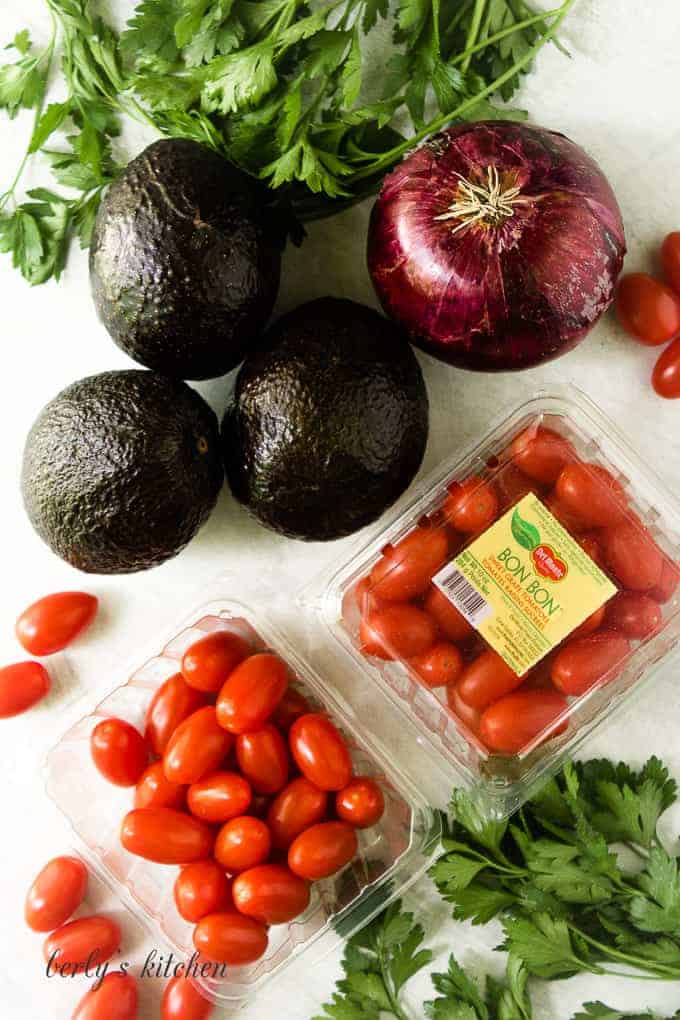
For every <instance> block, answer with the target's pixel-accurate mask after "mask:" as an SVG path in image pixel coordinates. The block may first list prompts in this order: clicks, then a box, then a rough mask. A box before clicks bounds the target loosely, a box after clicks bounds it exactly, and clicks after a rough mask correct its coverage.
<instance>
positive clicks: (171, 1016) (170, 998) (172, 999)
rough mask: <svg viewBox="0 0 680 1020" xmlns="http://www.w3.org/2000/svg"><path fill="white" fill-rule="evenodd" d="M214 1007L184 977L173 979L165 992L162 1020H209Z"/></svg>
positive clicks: (162, 1002)
mask: <svg viewBox="0 0 680 1020" xmlns="http://www.w3.org/2000/svg"><path fill="white" fill-rule="evenodd" d="M212 1012H213V1005H212V1003H211V1002H209V1001H208V1000H207V999H206V998H205V997H204V996H203V995H201V993H200V992H199V990H198V988H197V987H196V985H195V984H194V983H193V981H191V980H189V979H188V978H186V977H184V976H180V977H176V978H171V980H170V981H168V983H167V984H166V986H165V989H164V990H163V998H162V999H161V1020H208V1018H209V1017H210V1016H211V1015H212Z"/></svg>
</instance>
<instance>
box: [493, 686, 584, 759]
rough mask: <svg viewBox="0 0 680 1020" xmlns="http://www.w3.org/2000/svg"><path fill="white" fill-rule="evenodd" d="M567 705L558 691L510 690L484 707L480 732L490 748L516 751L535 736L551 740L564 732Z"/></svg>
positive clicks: (526, 744) (511, 752)
mask: <svg viewBox="0 0 680 1020" xmlns="http://www.w3.org/2000/svg"><path fill="white" fill-rule="evenodd" d="M568 708H569V703H568V701H567V699H566V698H565V697H564V696H563V695H562V694H559V693H558V691H530V690H526V691H513V693H512V694H508V695H506V696H505V697H504V698H501V699H500V701H496V702H494V704H493V705H489V707H488V708H487V709H485V711H484V713H483V715H482V718H481V720H480V724H479V735H480V737H481V739H482V740H483V742H484V743H485V744H486V746H487V747H488V748H489V750H490V751H496V752H498V753H500V754H519V752H520V751H522V750H523V749H524V748H525V747H527V746H528V745H529V744H531V743H533V741H534V740H536V738H537V737H542V738H543V740H550V739H551V738H552V737H556V736H557V735H558V734H559V733H563V732H564V731H565V730H566V728H567V726H568V725H569V722H568V719H566V718H565V719H560V717H561V716H562V715H564V714H565V713H566V711H567V709H568Z"/></svg>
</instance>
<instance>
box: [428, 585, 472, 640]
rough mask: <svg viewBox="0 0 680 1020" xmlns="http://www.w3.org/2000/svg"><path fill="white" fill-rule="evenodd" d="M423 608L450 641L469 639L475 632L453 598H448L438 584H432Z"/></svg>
mask: <svg viewBox="0 0 680 1020" xmlns="http://www.w3.org/2000/svg"><path fill="white" fill-rule="evenodd" d="M423 608H424V609H425V612H426V613H428V614H429V615H430V616H431V617H432V619H433V620H434V622H435V623H436V624H437V627H438V629H439V631H440V633H441V634H442V636H443V637H445V638H448V640H449V641H453V642H457V643H460V642H462V641H467V639H468V638H470V637H472V635H473V634H474V633H475V629H474V627H473V626H472V624H471V623H468V621H467V620H466V619H465V617H464V616H463V614H462V613H461V612H459V611H458V610H457V609H456V607H455V606H454V604H453V602H452V601H451V599H449V598H447V597H446V595H445V594H444V592H443V591H441V589H440V588H438V587H437V586H436V584H433V585H430V588H429V589H428V592H427V595H426V596H425V602H424V604H423Z"/></svg>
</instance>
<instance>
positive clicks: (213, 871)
mask: <svg viewBox="0 0 680 1020" xmlns="http://www.w3.org/2000/svg"><path fill="white" fill-rule="evenodd" d="M173 894H174V897H175V906H176V907H177V912H178V913H179V915H180V917H183V918H184V920H185V921H190V922H191V923H192V924H196V922H197V921H200V920H201V918H202V917H207V915H208V914H217V913H219V912H220V911H223V910H228V909H229V907H230V906H231V905H232V899H231V886H230V883H229V879H228V878H227V876H226V874H225V873H224V869H223V868H221V867H220V866H219V864H218V863H217V861H213V860H205V861H194V862H193V864H187V865H186V867H184V868H182V870H181V871H180V873H179V875H178V876H177V878H176V879H175V885H174V888H173Z"/></svg>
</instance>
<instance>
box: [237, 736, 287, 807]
mask: <svg viewBox="0 0 680 1020" xmlns="http://www.w3.org/2000/svg"><path fill="white" fill-rule="evenodd" d="M236 760H237V762H238V767H239V768H240V770H241V772H242V773H243V775H244V776H245V777H246V779H247V780H248V782H249V783H250V785H251V786H252V788H253V790H254V791H255V793H263V794H267V795H269V794H272V793H278V792H279V790H282V789H283V787H284V786H285V785H286V783H287V782H288V769H289V761H288V748H287V747H286V742H285V740H284V739H283V737H282V736H281V734H280V733H279V731H278V730H277V729H276V727H275V726H272V725H271V724H270V723H267V725H266V726H263V727H262V729H261V730H255V731H254V732H253V733H241V734H239V736H238V737H237V738H236Z"/></svg>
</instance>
